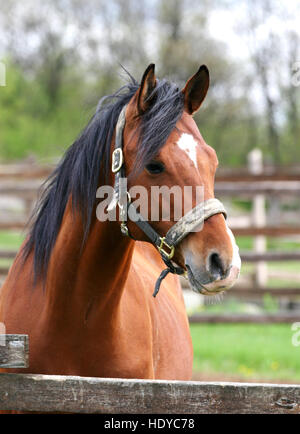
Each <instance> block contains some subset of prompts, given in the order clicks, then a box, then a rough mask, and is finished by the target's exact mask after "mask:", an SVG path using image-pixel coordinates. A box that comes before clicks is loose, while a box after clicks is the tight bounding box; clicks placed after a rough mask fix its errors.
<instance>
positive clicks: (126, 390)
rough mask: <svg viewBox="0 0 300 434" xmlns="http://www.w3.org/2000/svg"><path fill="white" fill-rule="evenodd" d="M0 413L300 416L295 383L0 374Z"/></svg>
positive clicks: (299, 395)
mask: <svg viewBox="0 0 300 434" xmlns="http://www.w3.org/2000/svg"><path fill="white" fill-rule="evenodd" d="M0 409H1V410H19V411H38V412H50V411H51V412H73V413H106V414H113V413H119V414H121V413H131V414H133V413H139V414H142V413H144V414H145V413H148V414H155V413H163V414H167V413H180V414H188V413H192V414H205V413H251V414H254V413H300V385H276V384H255V383H254V384H248V383H213V382H212V383H203V382H196V381H187V382H184V381H162V380H159V381H152V380H123V379H110V378H89V377H73V376H58V375H30V374H0Z"/></svg>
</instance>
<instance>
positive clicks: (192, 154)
mask: <svg viewBox="0 0 300 434" xmlns="http://www.w3.org/2000/svg"><path fill="white" fill-rule="evenodd" d="M177 145H178V146H179V148H180V149H182V150H183V151H184V152H185V153H186V154H187V155H188V157H189V158H190V159H191V160H192V162H193V164H194V166H195V167H196V169H198V164H197V146H198V143H197V142H196V140H195V139H194V137H193V136H192V135H191V134H187V133H183V134H182V135H181V137H180V139H179V140H178V142H177Z"/></svg>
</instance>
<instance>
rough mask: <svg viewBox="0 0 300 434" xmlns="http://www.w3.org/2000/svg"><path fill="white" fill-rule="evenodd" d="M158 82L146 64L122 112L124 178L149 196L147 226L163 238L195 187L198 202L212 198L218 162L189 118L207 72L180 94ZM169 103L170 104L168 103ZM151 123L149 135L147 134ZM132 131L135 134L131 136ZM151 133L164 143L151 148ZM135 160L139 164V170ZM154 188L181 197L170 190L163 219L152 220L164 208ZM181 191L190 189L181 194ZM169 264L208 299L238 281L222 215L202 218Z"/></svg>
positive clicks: (234, 247)
mask: <svg viewBox="0 0 300 434" xmlns="http://www.w3.org/2000/svg"><path fill="white" fill-rule="evenodd" d="M160 83H161V82H159V81H158V80H156V77H155V74H154V65H150V66H149V67H148V68H147V69H146V71H145V73H144V76H143V79H142V82H141V85H140V87H139V89H138V91H137V92H136V94H135V95H134V97H133V98H132V99H131V101H130V103H129V105H128V106H127V109H126V126H125V130H124V135H123V140H124V142H123V150H124V160H125V168H126V176H127V177H129V182H128V188H132V187H137V186H143V187H144V188H145V189H146V191H147V193H148V195H147V198H146V199H145V200H144V202H145V201H146V205H147V207H146V214H147V218H148V221H149V223H150V224H151V226H152V227H153V228H154V229H155V230H156V231H157V232H158V233H159V234H160V235H161V236H164V235H165V234H166V233H167V231H168V230H169V229H170V228H171V227H172V226H173V225H174V223H175V220H176V219H175V214H176V212H177V211H178V207H179V206H180V207H181V208H182V209H183V206H184V204H185V203H187V202H188V201H187V195H188V194H189V197H188V199H189V202H190V208H193V207H195V205H197V204H198V203H199V197H198V198H197V192H198V193H199V186H200V187H202V190H201V189H200V191H202V193H203V194H202V200H204V201H205V200H207V199H210V198H213V197H214V177H215V172H216V169H217V166H218V159H217V156H216V153H215V151H214V149H212V148H211V147H210V146H208V145H207V144H206V143H205V141H204V139H203V137H202V136H201V134H200V132H199V130H198V127H197V125H196V123H195V121H194V120H193V117H192V115H193V114H194V113H195V112H196V111H197V110H198V109H199V108H200V106H201V104H202V102H203V100H204V98H205V96H206V93H207V90H208V87H209V73H208V70H207V68H206V67H205V66H201V67H200V69H199V70H198V72H197V73H196V74H195V75H194V76H193V77H191V78H190V79H189V80H188V81H187V83H186V85H185V87H184V88H183V90H181V91H180V90H179V89H176V88H174V87H173V90H172V91H171V90H170V92H169V94H168V91H167V90H166V89H165V88H163V86H162V85H161V84H160ZM174 89H175V90H174ZM172 98H173V100H172ZM168 99H171V103H170V100H169V101H167V100H168ZM172 101H173V102H172ZM172 104H173V105H174V113H173V116H172ZM161 118H163V122H165V123H166V124H167V123H168V124H171V125H172V126H171V129H170V125H165V126H164V125H163V123H161V124H160V125H159V122H161ZM151 120H152V131H151V132H150V133H149V125H150V123H151ZM143 122H144V123H145V122H146V123H147V125H148V127H147V128H146V129H145V128H143V125H144V124H143ZM172 123H173V124H172ZM168 126H169V131H168ZM162 129H163V131H162ZM146 130H147V131H146ZM137 131H139V134H136V132H137ZM144 132H145V134H147V135H148V137H149V147H150V148H147V143H146V144H145V143H144V144H143V148H142V152H143V154H144V155H141V147H139V141H140V138H139V137H140V135H143V133H144ZM155 134H157V141H158V142H159V141H162V137H163V135H164V134H165V138H164V140H163V143H160V144H159V143H157V145H156V149H153V143H155V137H156V136H155ZM151 146H152V147H151ZM154 148H155V146H154ZM145 154H146V157H145ZM137 156H138V160H139V161H140V162H141V160H143V163H144V164H142V165H140V166H139V168H138V170H136V169H137ZM143 157H144V158H143ZM139 169H140V170H139ZM155 186H156V187H157V186H158V187H162V186H165V187H168V188H169V189H172V188H174V186H176V187H177V190H176V191H177V192H178V191H181V192H182V196H181V197H178V196H176V193H175V190H174V189H173V190H170V191H172V192H173V193H174V194H171V195H170V194H169V196H168V197H169V198H171V201H170V215H169V217H168V218H158V219H154V218H153V215H157V214H156V213H153V210H154V207H155V206H156V208H157V209H160V210H161V207H162V204H163V203H164V198H163V195H160V196H159V198H157V197H156V198H153V191H155V189H153V187H155ZM186 186H189V188H190V190H187V189H185V188H184V187H186ZM196 187H198V189H197V188H196ZM151 188H152V190H151ZM200 196H201V195H200ZM139 205H140V203H139ZM164 212H165V211H164ZM183 214H184V213H182V215H183ZM160 216H161V215H160ZM179 217H180V216H179ZM179 217H178V218H179ZM128 227H129V229H130V232H131V233H132V234H133V236H134V237H135V238H136V239H138V240H143V241H148V239H147V237H146V236H145V235H144V234H143V232H142V231H141V230H140V229H139V228H138V227H137V226H136V225H135V224H134V222H128ZM172 261H174V262H175V263H176V264H178V265H179V266H180V267H182V268H184V269H185V270H186V271H187V274H188V277H189V281H190V283H191V285H192V287H193V289H194V290H196V291H199V292H201V293H203V294H207V295H210V294H215V293H218V292H220V291H224V290H226V289H228V288H229V287H231V286H232V285H233V283H234V282H235V281H236V279H237V278H238V275H239V271H240V266H241V261H240V257H239V253H238V247H237V245H236V243H235V239H234V237H233V235H232V232H231V231H230V229H229V228H228V226H227V224H226V220H225V218H224V215H223V214H221V213H219V214H215V215H213V216H211V217H210V218H207V219H206V220H205V222H204V224H203V226H202V228H201V230H198V231H196V232H192V233H190V234H189V235H188V236H186V237H185V238H184V239H183V240H182V241H181V242H180V244H178V246H177V247H176V251H175V254H174V257H173V258H172Z"/></svg>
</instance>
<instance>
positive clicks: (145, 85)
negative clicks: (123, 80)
mask: <svg viewBox="0 0 300 434" xmlns="http://www.w3.org/2000/svg"><path fill="white" fill-rule="evenodd" d="M154 70H155V65H154V63H151V64H150V65H149V66H148V68H147V69H146V71H145V72H144V75H143V78H142V81H141V86H140V89H139V93H138V99H137V108H138V113H139V114H142V113H145V112H146V111H147V110H148V109H149V107H150V105H151V102H152V98H151V94H152V92H153V90H154V89H155V86H156V77H155V73H154Z"/></svg>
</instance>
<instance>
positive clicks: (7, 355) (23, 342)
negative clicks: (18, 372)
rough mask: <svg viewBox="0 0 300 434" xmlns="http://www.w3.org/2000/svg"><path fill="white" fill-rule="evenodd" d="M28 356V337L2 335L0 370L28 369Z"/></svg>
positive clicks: (0, 341)
mask: <svg viewBox="0 0 300 434" xmlns="http://www.w3.org/2000/svg"><path fill="white" fill-rule="evenodd" d="M28 354H29V348H28V336H27V335H5V334H0V368H27V367H28V359H29V356H28Z"/></svg>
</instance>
